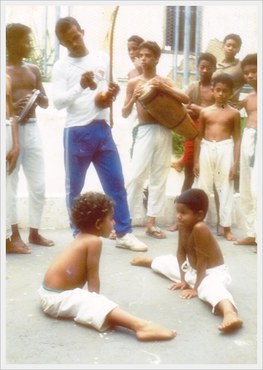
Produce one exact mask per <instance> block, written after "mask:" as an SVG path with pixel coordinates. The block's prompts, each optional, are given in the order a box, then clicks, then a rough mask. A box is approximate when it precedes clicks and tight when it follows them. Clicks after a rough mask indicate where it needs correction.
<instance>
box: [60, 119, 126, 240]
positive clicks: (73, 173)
mask: <svg viewBox="0 0 263 370" xmlns="http://www.w3.org/2000/svg"><path fill="white" fill-rule="evenodd" d="M91 163H93V165H94V167H95V169H96V171H97V174H98V177H99V179H100V182H101V185H102V188H103V190H104V192H105V194H107V195H108V196H110V197H111V198H112V199H113V200H114V202H115V209H114V219H115V222H116V224H115V230H116V233H117V236H118V237H122V236H123V235H125V234H126V233H128V232H131V231H132V227H131V220H130V213H129V208H128V203H127V193H126V189H125V185H124V177H123V173H122V166H121V161H120V157H119V153H118V150H117V147H116V144H115V142H114V141H113V138H112V133H111V128H110V126H109V125H108V124H107V123H106V122H105V121H103V120H96V121H93V122H91V123H89V124H88V125H86V126H78V127H69V128H65V129H64V164H65V173H66V183H65V186H66V202H67V209H68V214H69V217H70V218H71V209H72V205H73V203H74V200H75V198H76V197H77V196H79V195H80V193H81V191H82V189H83V186H84V183H85V177H86V173H87V170H88V168H89V166H90V164H91ZM70 225H71V228H72V229H73V234H74V235H75V234H76V233H77V232H78V230H77V229H76V227H75V225H73V224H72V223H70Z"/></svg>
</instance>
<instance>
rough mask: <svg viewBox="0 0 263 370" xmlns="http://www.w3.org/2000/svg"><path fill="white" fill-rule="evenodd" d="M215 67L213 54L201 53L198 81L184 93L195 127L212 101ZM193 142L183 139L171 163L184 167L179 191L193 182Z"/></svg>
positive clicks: (170, 229)
mask: <svg viewBox="0 0 263 370" xmlns="http://www.w3.org/2000/svg"><path fill="white" fill-rule="evenodd" d="M215 69H216V58H215V56H214V55H213V54H210V53H202V54H200V56H199V58H198V73H199V77H200V81H194V82H192V83H191V84H190V85H189V87H188V89H187V90H186V91H185V93H186V94H187V95H188V96H189V99H190V101H189V103H188V104H187V106H186V108H187V112H188V114H189V115H190V117H191V118H192V120H193V122H194V124H195V125H196V127H197V128H198V127H199V114H200V111H201V109H202V108H204V107H208V106H209V105H212V104H213V103H214V95H213V93H212V90H211V87H212V74H213V73H214V71H215ZM194 143H195V140H189V139H187V140H185V144H184V153H183V156H182V157H181V158H180V159H179V160H178V161H176V162H173V163H172V164H171V167H173V168H175V169H176V170H177V171H179V172H180V171H181V170H182V169H183V168H184V182H183V186H182V189H181V192H183V191H185V190H187V189H190V188H191V187H192V185H193V182H194V169H193V167H194ZM167 230H168V231H176V230H177V223H176V221H175V223H174V224H173V225H172V226H169V227H167Z"/></svg>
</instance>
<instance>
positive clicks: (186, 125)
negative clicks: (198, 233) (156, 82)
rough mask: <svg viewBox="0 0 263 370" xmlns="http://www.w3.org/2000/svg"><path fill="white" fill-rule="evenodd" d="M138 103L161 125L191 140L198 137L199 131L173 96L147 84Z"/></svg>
mask: <svg viewBox="0 0 263 370" xmlns="http://www.w3.org/2000/svg"><path fill="white" fill-rule="evenodd" d="M138 101H139V102H140V104H141V105H142V106H143V107H144V108H145V109H146V110H147V112H149V113H150V115H151V116H153V118H155V119H156V120H157V121H158V122H159V123H160V124H161V125H163V126H165V127H167V128H169V129H171V130H173V131H175V132H176V133H177V134H179V135H182V136H184V137H185V138H186V139H189V140H193V139H194V138H195V137H196V136H197V135H198V130H197V128H196V127H195V125H194V123H193V120H192V119H191V117H190V116H189V114H188V113H187V111H186V109H185V107H184V106H183V104H182V103H180V102H179V101H178V100H176V99H175V98H173V97H172V96H171V95H168V94H165V93H162V92H160V91H158V90H157V89H156V88H154V87H152V86H151V85H150V84H149V85H147V84H145V85H144V87H143V89H142V94H141V95H140V97H139V98H138Z"/></svg>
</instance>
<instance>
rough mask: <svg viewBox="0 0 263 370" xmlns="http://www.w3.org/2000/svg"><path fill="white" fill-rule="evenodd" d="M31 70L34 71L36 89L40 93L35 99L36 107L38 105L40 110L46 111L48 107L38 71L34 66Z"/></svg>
mask: <svg viewBox="0 0 263 370" xmlns="http://www.w3.org/2000/svg"><path fill="white" fill-rule="evenodd" d="M32 70H33V71H34V73H35V75H36V78H37V83H36V89H37V90H39V91H40V95H39V96H38V98H37V105H39V106H40V107H41V108H44V109H46V108H47V107H48V97H47V94H46V91H45V89H44V86H43V83H42V78H41V74H40V70H39V68H38V67H37V66H35V65H32Z"/></svg>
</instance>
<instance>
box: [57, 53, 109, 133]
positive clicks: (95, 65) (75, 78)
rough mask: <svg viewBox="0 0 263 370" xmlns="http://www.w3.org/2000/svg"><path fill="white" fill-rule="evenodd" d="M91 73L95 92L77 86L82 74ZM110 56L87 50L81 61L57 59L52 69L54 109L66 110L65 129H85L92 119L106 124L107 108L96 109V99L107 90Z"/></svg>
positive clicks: (76, 59) (107, 117)
mask: <svg viewBox="0 0 263 370" xmlns="http://www.w3.org/2000/svg"><path fill="white" fill-rule="evenodd" d="M88 71H92V72H94V75H95V78H94V80H95V81H96V83H97V88H96V89H95V90H90V89H89V88H86V89H83V88H82V87H81V86H80V79H81V75H82V74H83V73H85V72H88ZM108 82H109V57H108V55H107V54H105V53H104V52H102V51H93V50H91V51H89V54H88V55H86V56H84V57H81V58H71V57H69V56H66V57H65V58H63V59H61V60H58V61H57V62H56V63H55V64H54V67H53V71H52V83H53V99H54V106H55V107H56V108H57V109H63V108H66V110H67V118H66V127H75V126H85V125H87V124H89V123H90V122H91V121H93V120H94V119H101V120H105V121H106V122H107V123H108V124H109V109H108V108H107V109H99V108H97V107H96V105H95V96H96V95H97V94H98V92H100V91H105V90H107V88H108Z"/></svg>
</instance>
